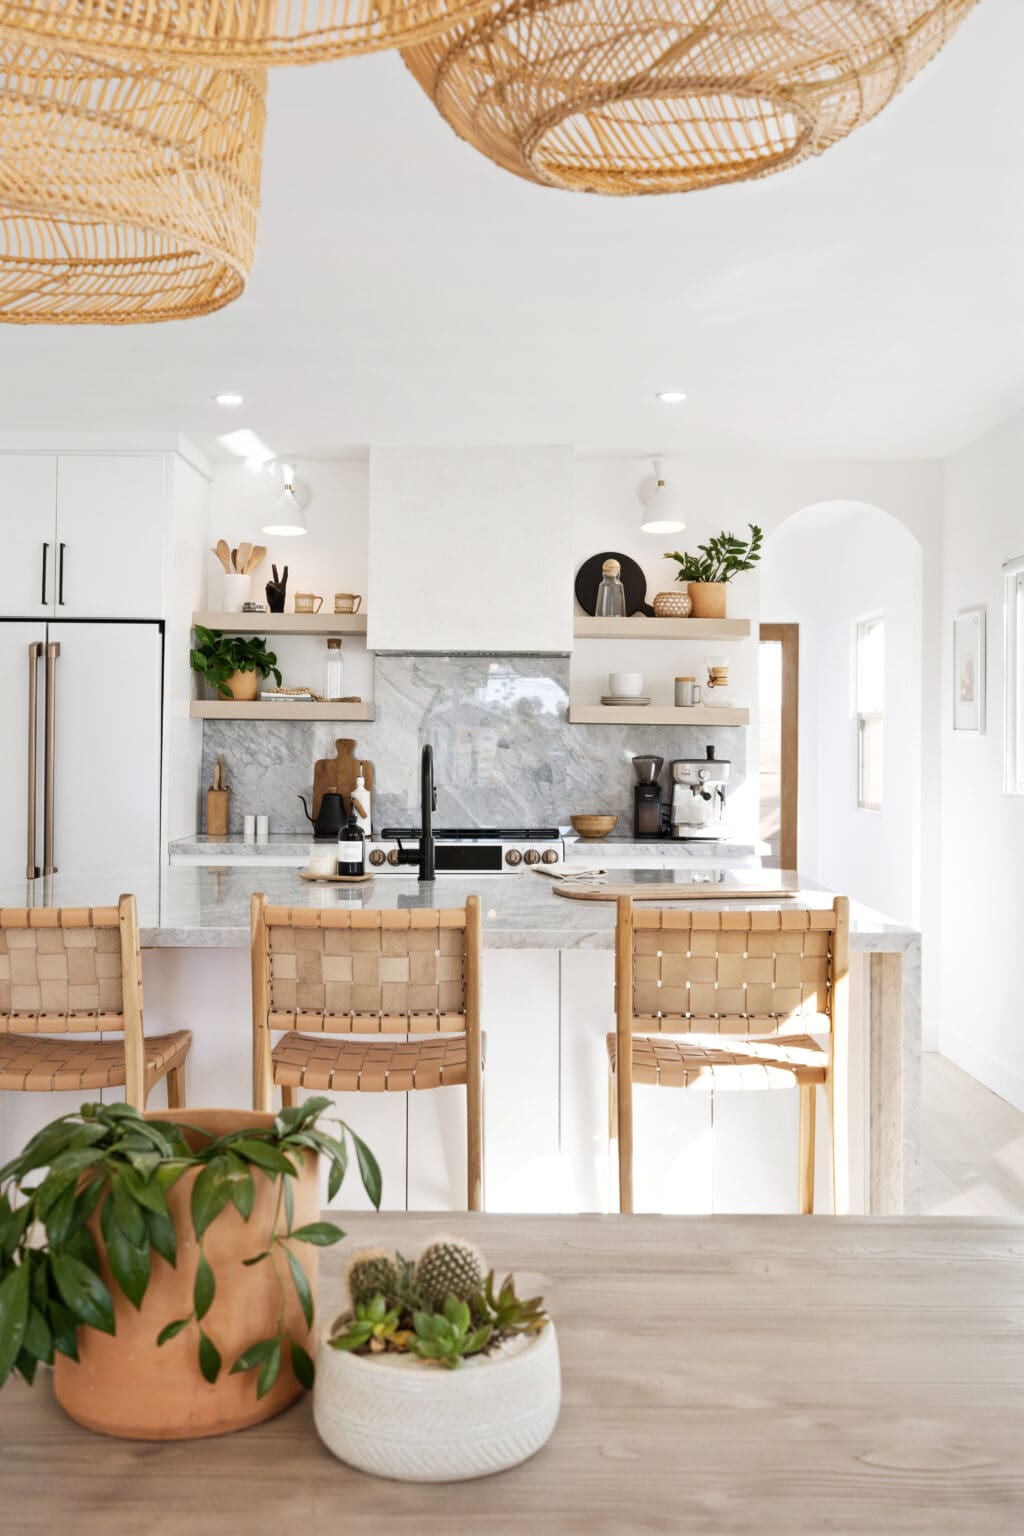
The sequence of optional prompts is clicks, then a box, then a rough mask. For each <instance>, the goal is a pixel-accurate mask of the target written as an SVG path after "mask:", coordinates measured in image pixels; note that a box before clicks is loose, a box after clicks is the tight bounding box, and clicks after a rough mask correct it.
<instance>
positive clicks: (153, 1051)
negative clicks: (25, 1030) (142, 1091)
mask: <svg viewBox="0 0 1024 1536" xmlns="http://www.w3.org/2000/svg"><path fill="white" fill-rule="evenodd" d="M142 1043H143V1051H144V1056H145V1065H146V1085H147V1088H149V1087H150V1086H151V1085H152V1084H153V1083H154V1082H155V1081H156V1079H157V1078H158V1077H162V1076H163V1074H164V1073H165V1072H167V1071H169V1070H170V1069H171V1068H172V1067H176V1066H181V1065H182V1064H183V1062H184V1060H185V1057H186V1056H187V1055H188V1049H189V1046H190V1045H191V1044H192V1032H191V1030H188V1029H178V1030H175V1031H174V1033H173V1034H170V1035H153V1036H151V1037H150V1038H148V1039H144V1040H143V1042H142ZM126 1075H127V1073H126V1067H125V1057H124V1041H123V1040H111V1041H107V1040H78V1039H74V1038H64V1039H60V1040H53V1039H50V1038H49V1037H47V1036H45V1035H0V1088H16V1089H20V1090H21V1091H22V1092H27V1093H51V1092H54V1091H55V1090H57V1089H61V1088H74V1089H76V1090H77V1089H84V1088H89V1089H97V1088H123V1087H124V1085H125V1080H126Z"/></svg>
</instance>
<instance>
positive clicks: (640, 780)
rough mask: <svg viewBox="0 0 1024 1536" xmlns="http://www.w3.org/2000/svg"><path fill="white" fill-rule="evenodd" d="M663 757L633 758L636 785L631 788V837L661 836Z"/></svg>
mask: <svg viewBox="0 0 1024 1536" xmlns="http://www.w3.org/2000/svg"><path fill="white" fill-rule="evenodd" d="M664 761H665V759H664V758H663V757H634V759H633V769H634V771H635V773H636V784H635V785H634V786H633V836H634V837H660V836H661V785H660V784H659V783H658V775H659V774H660V773H661V769H662V765H663V764H664Z"/></svg>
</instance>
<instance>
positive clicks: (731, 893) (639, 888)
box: [553, 880, 800, 901]
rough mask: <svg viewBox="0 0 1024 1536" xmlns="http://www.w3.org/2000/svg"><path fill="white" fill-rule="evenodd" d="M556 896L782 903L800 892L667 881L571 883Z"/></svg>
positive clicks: (559, 886) (556, 887)
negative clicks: (609, 883)
mask: <svg viewBox="0 0 1024 1536" xmlns="http://www.w3.org/2000/svg"><path fill="white" fill-rule="evenodd" d="M553 890H554V892H555V895H556V896H568V897H569V899H570V900H572V901H618V899H619V897H620V896H632V898H633V900H634V901H785V900H787V899H790V898H792V897H793V896H798V895H799V894H800V893H799V891H766V890H763V889H760V888H758V887H756V886H750V887H747V886H743V887H739V888H738V887H736V886H734V885H674V884H672V883H671V882H670V881H667V880H666V881H663V882H659V883H658V884H651V885H648V884H646V883H644V884H642V885H583V884H582V883H581V884H579V885H576V884H575V882H573V881H570V880H565V881H562V882H561V883H556V884H555V885H554V887H553Z"/></svg>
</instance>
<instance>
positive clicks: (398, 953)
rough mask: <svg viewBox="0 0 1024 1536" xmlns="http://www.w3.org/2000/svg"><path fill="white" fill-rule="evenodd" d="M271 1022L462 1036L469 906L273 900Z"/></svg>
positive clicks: (336, 1030) (269, 921) (338, 1030)
mask: <svg viewBox="0 0 1024 1536" xmlns="http://www.w3.org/2000/svg"><path fill="white" fill-rule="evenodd" d="M265 921H266V928H267V949H268V956H267V967H268V984H269V997H270V1011H269V1016H268V1023H269V1025H270V1028H271V1029H289V1030H290V1029H301V1030H303V1031H306V1032H308V1031H310V1030H314V1031H315V1030H322V1031H323V1032H324V1033H327V1034H403V1035H404V1034H433V1033H437V1034H456V1033H459V1032H461V1031H462V1030H464V1029H465V1028H466V913H465V909H464V908H462V907H457V908H454V909H452V910H444V909H425V910H422V911H421V910H413V909H406V910H402V911H396V912H365V911H351V912H345V911H332V910H314V909H311V908H309V907H271V906H268V907H267V908H266V917H265Z"/></svg>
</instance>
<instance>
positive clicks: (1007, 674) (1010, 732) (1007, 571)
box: [1003, 555, 1024, 795]
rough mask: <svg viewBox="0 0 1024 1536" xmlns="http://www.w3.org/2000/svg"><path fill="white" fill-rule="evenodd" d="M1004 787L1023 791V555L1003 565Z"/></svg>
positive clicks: (1016, 792) (1013, 791)
mask: <svg viewBox="0 0 1024 1536" xmlns="http://www.w3.org/2000/svg"><path fill="white" fill-rule="evenodd" d="M1003 576H1004V579H1005V590H1004V602H1003V629H1004V644H1005V666H1004V667H1003V756H1004V762H1003V789H1004V791H1005V793H1006V794H1008V795H1024V555H1022V556H1021V557H1020V558H1019V559H1017V560H1008V561H1007V562H1006V564H1005V565H1004V566H1003Z"/></svg>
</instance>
